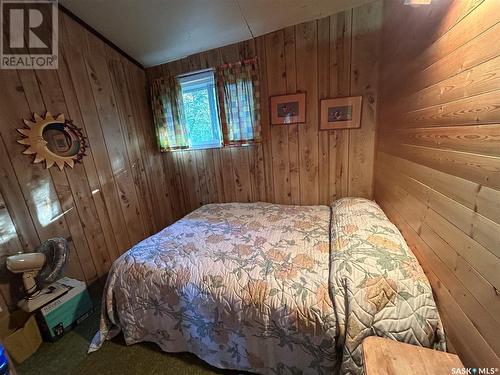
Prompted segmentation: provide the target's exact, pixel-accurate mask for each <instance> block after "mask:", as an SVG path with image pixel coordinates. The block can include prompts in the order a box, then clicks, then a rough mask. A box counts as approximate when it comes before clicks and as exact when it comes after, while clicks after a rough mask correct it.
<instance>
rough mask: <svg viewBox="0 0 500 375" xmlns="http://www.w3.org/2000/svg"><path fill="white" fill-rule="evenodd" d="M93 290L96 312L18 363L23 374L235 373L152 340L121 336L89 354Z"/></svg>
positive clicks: (94, 318)
mask: <svg viewBox="0 0 500 375" xmlns="http://www.w3.org/2000/svg"><path fill="white" fill-rule="evenodd" d="M90 292H91V296H92V300H93V302H94V310H95V311H94V313H93V314H92V315H91V316H90V317H88V318H87V319H86V320H85V321H83V322H82V323H81V324H80V325H79V326H77V327H76V328H75V329H73V330H72V331H70V332H68V333H66V334H65V335H64V336H63V337H62V338H61V339H60V340H58V341H56V342H54V343H50V342H44V343H43V344H42V345H41V346H40V348H39V349H38V351H37V352H36V353H35V354H34V355H33V356H32V357H30V358H29V359H28V360H26V361H25V362H24V363H22V364H21V365H18V366H16V370H17V372H18V373H19V374H20V375H31V374H33V375H39V374H58V375H66V374H71V375H73V374H75V375H88V374H99V375H106V374H127V375H128V374H130V375H133V374H140V375H146V374H236V372H235V371H225V370H219V369H217V368H214V367H211V366H209V365H208V364H206V363H205V362H203V361H202V360H200V359H199V358H198V357H196V356H195V355H193V354H189V353H179V354H172V353H165V352H162V351H161V350H160V348H159V347H158V346H156V345H155V344H152V343H141V344H135V345H132V346H126V345H125V342H124V340H123V338H122V336H121V335H119V336H118V337H116V338H115V339H113V340H111V341H107V342H106V343H105V344H104V345H103V347H102V348H101V349H100V350H98V351H97V352H95V353H92V354H87V349H88V345H89V342H90V340H91V338H92V337H93V335H94V333H95V332H96V331H97V328H98V325H99V313H100V306H101V305H100V297H101V288H100V287H92V288H90Z"/></svg>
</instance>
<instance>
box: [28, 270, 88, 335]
mask: <svg viewBox="0 0 500 375" xmlns="http://www.w3.org/2000/svg"><path fill="white" fill-rule="evenodd" d="M57 283H59V284H63V285H65V286H67V287H69V288H70V289H69V290H68V292H67V293H65V294H63V295H62V296H60V297H59V298H57V299H55V300H54V301H52V302H50V303H49V304H47V305H45V306H44V307H42V308H41V309H40V310H39V311H38V312H37V314H36V318H37V321H38V325H39V327H40V331H41V332H42V336H43V338H44V339H45V340H48V341H55V340H57V339H58V338H59V337H61V336H62V335H63V334H64V333H65V332H67V331H69V330H70V329H72V328H73V327H75V326H76V325H78V324H79V323H80V322H81V321H83V320H84V319H86V318H87V317H88V316H89V315H90V314H92V301H91V299H90V295H89V292H88V290H87V286H86V285H85V283H84V282H83V281H79V280H75V279H70V278H69V277H63V278H62V279H60V280H58V281H57Z"/></svg>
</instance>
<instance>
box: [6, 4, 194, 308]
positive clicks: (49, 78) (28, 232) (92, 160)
mask: <svg viewBox="0 0 500 375" xmlns="http://www.w3.org/2000/svg"><path fill="white" fill-rule="evenodd" d="M59 40H60V55H59V57H60V62H59V69H58V70H56V71H48V70H46V71H30V70H22V71H13V70H10V71H7V70H1V71H0V85H1V86H2V88H3V89H4V90H7V91H8V94H7V95H4V96H2V100H0V158H1V159H2V163H1V165H0V256H1V257H2V260H3V259H4V256H5V255H7V254H12V253H16V252H23V251H32V250H33V248H34V247H36V246H37V245H38V244H39V243H40V242H41V241H43V240H46V239H48V238H51V237H56V236H61V237H65V238H67V239H68V240H69V245H70V257H69V263H68V266H67V268H66V274H67V275H69V276H72V277H76V278H78V279H81V280H85V281H87V282H92V281H94V280H96V279H97V278H98V277H100V276H104V275H105V274H106V272H107V271H108V269H109V267H110V265H111V262H112V261H113V260H114V259H116V258H117V257H118V256H119V255H120V254H121V253H122V252H124V251H126V250H127V249H128V248H129V247H130V246H131V245H133V244H135V243H136V242H138V241H140V240H141V239H143V238H145V237H147V236H149V235H151V234H152V233H154V232H155V231H156V230H159V229H161V228H163V227H164V226H165V225H168V224H170V223H171V222H172V221H173V220H174V218H178V217H180V216H181V215H182V214H184V213H185V208H184V204H182V205H181V206H179V205H174V204H173V203H172V202H171V195H170V194H164V189H165V186H159V187H158V184H157V183H156V182H157V181H158V179H159V178H160V179H161V178H162V177H164V180H165V181H170V180H169V179H170V178H175V173H173V174H172V175H170V174H168V175H167V176H166V175H165V170H164V163H163V157H162V156H161V155H159V154H158V153H157V151H156V141H155V138H154V131H153V128H152V125H151V124H152V122H151V114H150V109H149V104H148V101H147V95H146V93H147V91H146V77H145V74H144V71H142V70H141V69H140V68H138V67H136V66H135V65H133V64H132V63H130V62H129V61H128V60H126V59H125V58H123V57H122V56H120V55H119V54H117V53H116V52H115V51H114V50H112V49H111V48H110V47H109V46H107V45H106V44H105V43H104V42H102V41H101V40H100V39H97V38H96V37H95V36H94V35H92V34H90V33H89V32H88V31H87V30H86V29H84V28H82V27H81V26H80V25H79V24H77V23H76V22H75V21H73V20H72V19H70V18H68V17H67V16H66V15H65V14H63V13H60V14H59ZM47 110H49V111H51V112H52V113H53V114H58V113H64V114H65V116H66V117H67V118H69V119H72V120H73V121H74V123H75V124H76V125H77V126H79V127H81V128H82V129H83V131H84V133H85V134H86V136H87V137H88V143H89V148H88V149H87V152H86V153H87V156H85V157H84V159H83V163H82V164H77V165H76V166H75V167H74V168H73V169H65V170H64V171H59V170H57V169H56V168H51V169H50V170H46V169H45V168H44V165H42V164H32V163H31V161H32V158H31V157H29V156H26V155H22V154H21V152H22V151H23V146H21V145H19V144H18V143H16V140H17V139H19V134H18V133H17V132H16V129H17V128H21V127H22V126H23V122H22V119H27V118H30V117H31V113H32V112H38V113H41V114H44V113H45V111H47ZM170 160H171V158H170ZM158 161H159V163H158ZM169 172H170V171H168V173H169ZM167 185H168V184H167ZM168 191H169V192H170V191H171V190H170V189H169V190H168ZM155 204H156V206H155ZM173 207H175V209H176V210H177V211H176V212H173V210H174V208H173ZM159 212H160V213H161V214H159ZM160 215H161V216H160ZM2 264H4V263H3V262H2ZM3 267H4V266H3ZM19 286H20V279H19V277H16V276H13V275H12V274H10V273H9V272H7V271H6V270H5V269H4V268H2V270H1V277H0V295H1V298H0V305H2V306H5V305H6V306H8V307H9V308H14V307H15V302H16V301H17V299H18V298H19V296H20V295H19V293H18V291H19Z"/></svg>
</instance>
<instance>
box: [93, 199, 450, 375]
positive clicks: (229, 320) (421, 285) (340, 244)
mask: <svg viewBox="0 0 500 375" xmlns="http://www.w3.org/2000/svg"><path fill="white" fill-rule="evenodd" d="M120 331H121V332H123V335H124V338H125V341H126V343H127V344H129V345H130V344H134V343H137V342H142V341H150V342H154V343H156V344H158V345H159V347H160V348H161V349H162V350H164V351H167V352H183V351H188V352H191V353H194V354H196V355H197V356H198V357H200V358H201V359H203V360H205V361H206V362H208V363H210V364H211V365H213V366H216V367H220V368H225V369H235V370H244V371H251V372H256V373H261V374H296V373H304V374H309V373H310V374H332V373H335V372H341V373H345V374H348V373H352V374H360V373H362V353H361V345H360V344H361V342H362V340H363V339H364V338H365V337H367V336H382V337H389V338H392V339H395V340H399V341H403V342H407V343H411V344H415V345H421V346H425V347H429V348H435V349H438V350H445V338H444V332H443V329H442V326H441V321H440V318H439V314H438V311H437V308H436V305H435V302H434V299H433V296H432V290H431V287H430V285H429V283H428V281H427V279H426V277H425V275H424V273H423V271H422V269H421V267H420V265H419V264H418V262H417V260H416V258H415V256H414V255H413V254H412V253H411V251H410V249H409V248H408V246H407V245H406V243H405V241H404V239H403V238H402V236H401V234H400V233H399V231H398V230H397V228H396V227H395V226H394V225H393V224H391V223H390V222H389V220H388V219H387V217H386V216H385V215H384V213H383V212H382V210H381V209H380V208H379V207H378V205H377V204H376V203H375V202H372V201H369V200H366V199H360V198H344V199H340V200H337V201H335V202H334V203H333V204H332V205H331V206H330V207H328V206H286V205H277V204H269V203H227V204H208V205H205V206H203V207H201V208H199V209H197V210H195V211H193V212H192V213H190V214H188V215H187V216H186V217H184V218H183V219H181V220H179V221H178V222H176V223H174V224H173V225H171V226H169V227H167V228H165V229H164V230H162V231H160V232H159V233H157V234H155V235H153V236H152V237H149V238H147V239H145V240H144V241H142V242H140V243H139V244H137V245H136V246H134V247H133V248H132V249H130V250H129V251H128V252H126V253H125V254H123V255H122V256H121V257H120V258H119V259H117V260H116V261H115V262H114V264H113V266H112V268H111V270H110V273H109V276H108V280H107V283H106V286H105V290H104V297H103V306H102V312H101V322H100V329H99V331H98V332H97V334H96V335H95V337H94V339H93V341H92V343H91V346H90V351H94V350H97V349H98V348H99V347H100V346H101V345H102V344H103V342H104V341H105V340H106V339H109V338H112V337H114V336H115V335H116V334H118V333H119V332H120Z"/></svg>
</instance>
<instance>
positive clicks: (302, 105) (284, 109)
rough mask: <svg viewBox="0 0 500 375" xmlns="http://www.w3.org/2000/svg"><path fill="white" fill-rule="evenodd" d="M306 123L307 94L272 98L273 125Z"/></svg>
mask: <svg viewBox="0 0 500 375" xmlns="http://www.w3.org/2000/svg"><path fill="white" fill-rule="evenodd" d="M301 122H306V94H305V93H300V94H291V95H279V96H271V124H272V125H287V124H298V123H301Z"/></svg>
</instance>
